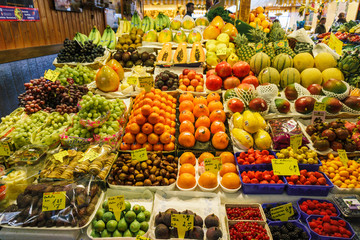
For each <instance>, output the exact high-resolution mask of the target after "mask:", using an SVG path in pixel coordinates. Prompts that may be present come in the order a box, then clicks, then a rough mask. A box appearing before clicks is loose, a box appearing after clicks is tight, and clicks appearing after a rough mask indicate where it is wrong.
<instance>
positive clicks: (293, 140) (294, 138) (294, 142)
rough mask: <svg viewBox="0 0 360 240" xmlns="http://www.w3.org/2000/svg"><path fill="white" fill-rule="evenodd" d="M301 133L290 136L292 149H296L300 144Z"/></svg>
mask: <svg viewBox="0 0 360 240" xmlns="http://www.w3.org/2000/svg"><path fill="white" fill-rule="evenodd" d="M302 137H303V135H302V134H296V135H292V136H290V146H291V148H292V149H294V150H296V149H298V148H299V147H301V145H302Z"/></svg>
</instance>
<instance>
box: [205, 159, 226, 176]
mask: <svg viewBox="0 0 360 240" xmlns="http://www.w3.org/2000/svg"><path fill="white" fill-rule="evenodd" d="M204 164H205V171H209V172H212V173H214V174H215V175H217V173H218V171H220V169H221V166H222V163H221V158H220V157H214V158H205V159H204Z"/></svg>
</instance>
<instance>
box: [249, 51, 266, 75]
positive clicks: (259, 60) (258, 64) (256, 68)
mask: <svg viewBox="0 0 360 240" xmlns="http://www.w3.org/2000/svg"><path fill="white" fill-rule="evenodd" d="M270 64H271V62H270V57H269V56H268V55H267V54H266V53H263V52H259V53H257V54H255V55H254V56H252V57H251V59H250V68H251V71H253V72H254V73H255V74H256V75H258V74H259V73H260V72H261V70H263V69H264V68H266V67H270Z"/></svg>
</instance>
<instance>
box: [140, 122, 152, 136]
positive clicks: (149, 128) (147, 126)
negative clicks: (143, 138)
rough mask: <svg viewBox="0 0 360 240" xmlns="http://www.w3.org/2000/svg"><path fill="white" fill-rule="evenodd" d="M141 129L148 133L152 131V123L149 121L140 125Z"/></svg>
mask: <svg viewBox="0 0 360 240" xmlns="http://www.w3.org/2000/svg"><path fill="white" fill-rule="evenodd" d="M141 131H142V132H143V133H145V134H150V133H152V132H153V125H151V124H150V123H145V124H144V125H142V127H141Z"/></svg>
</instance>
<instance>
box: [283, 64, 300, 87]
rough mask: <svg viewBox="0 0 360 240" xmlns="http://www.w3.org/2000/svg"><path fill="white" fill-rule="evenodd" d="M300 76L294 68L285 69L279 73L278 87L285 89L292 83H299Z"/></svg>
mask: <svg viewBox="0 0 360 240" xmlns="http://www.w3.org/2000/svg"><path fill="white" fill-rule="evenodd" d="M300 76H301V75H300V73H299V71H298V70H297V69H296V68H285V69H284V70H282V71H281V73H280V87H282V88H285V87H287V86H289V85H290V84H292V83H300V81H301V77H300Z"/></svg>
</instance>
